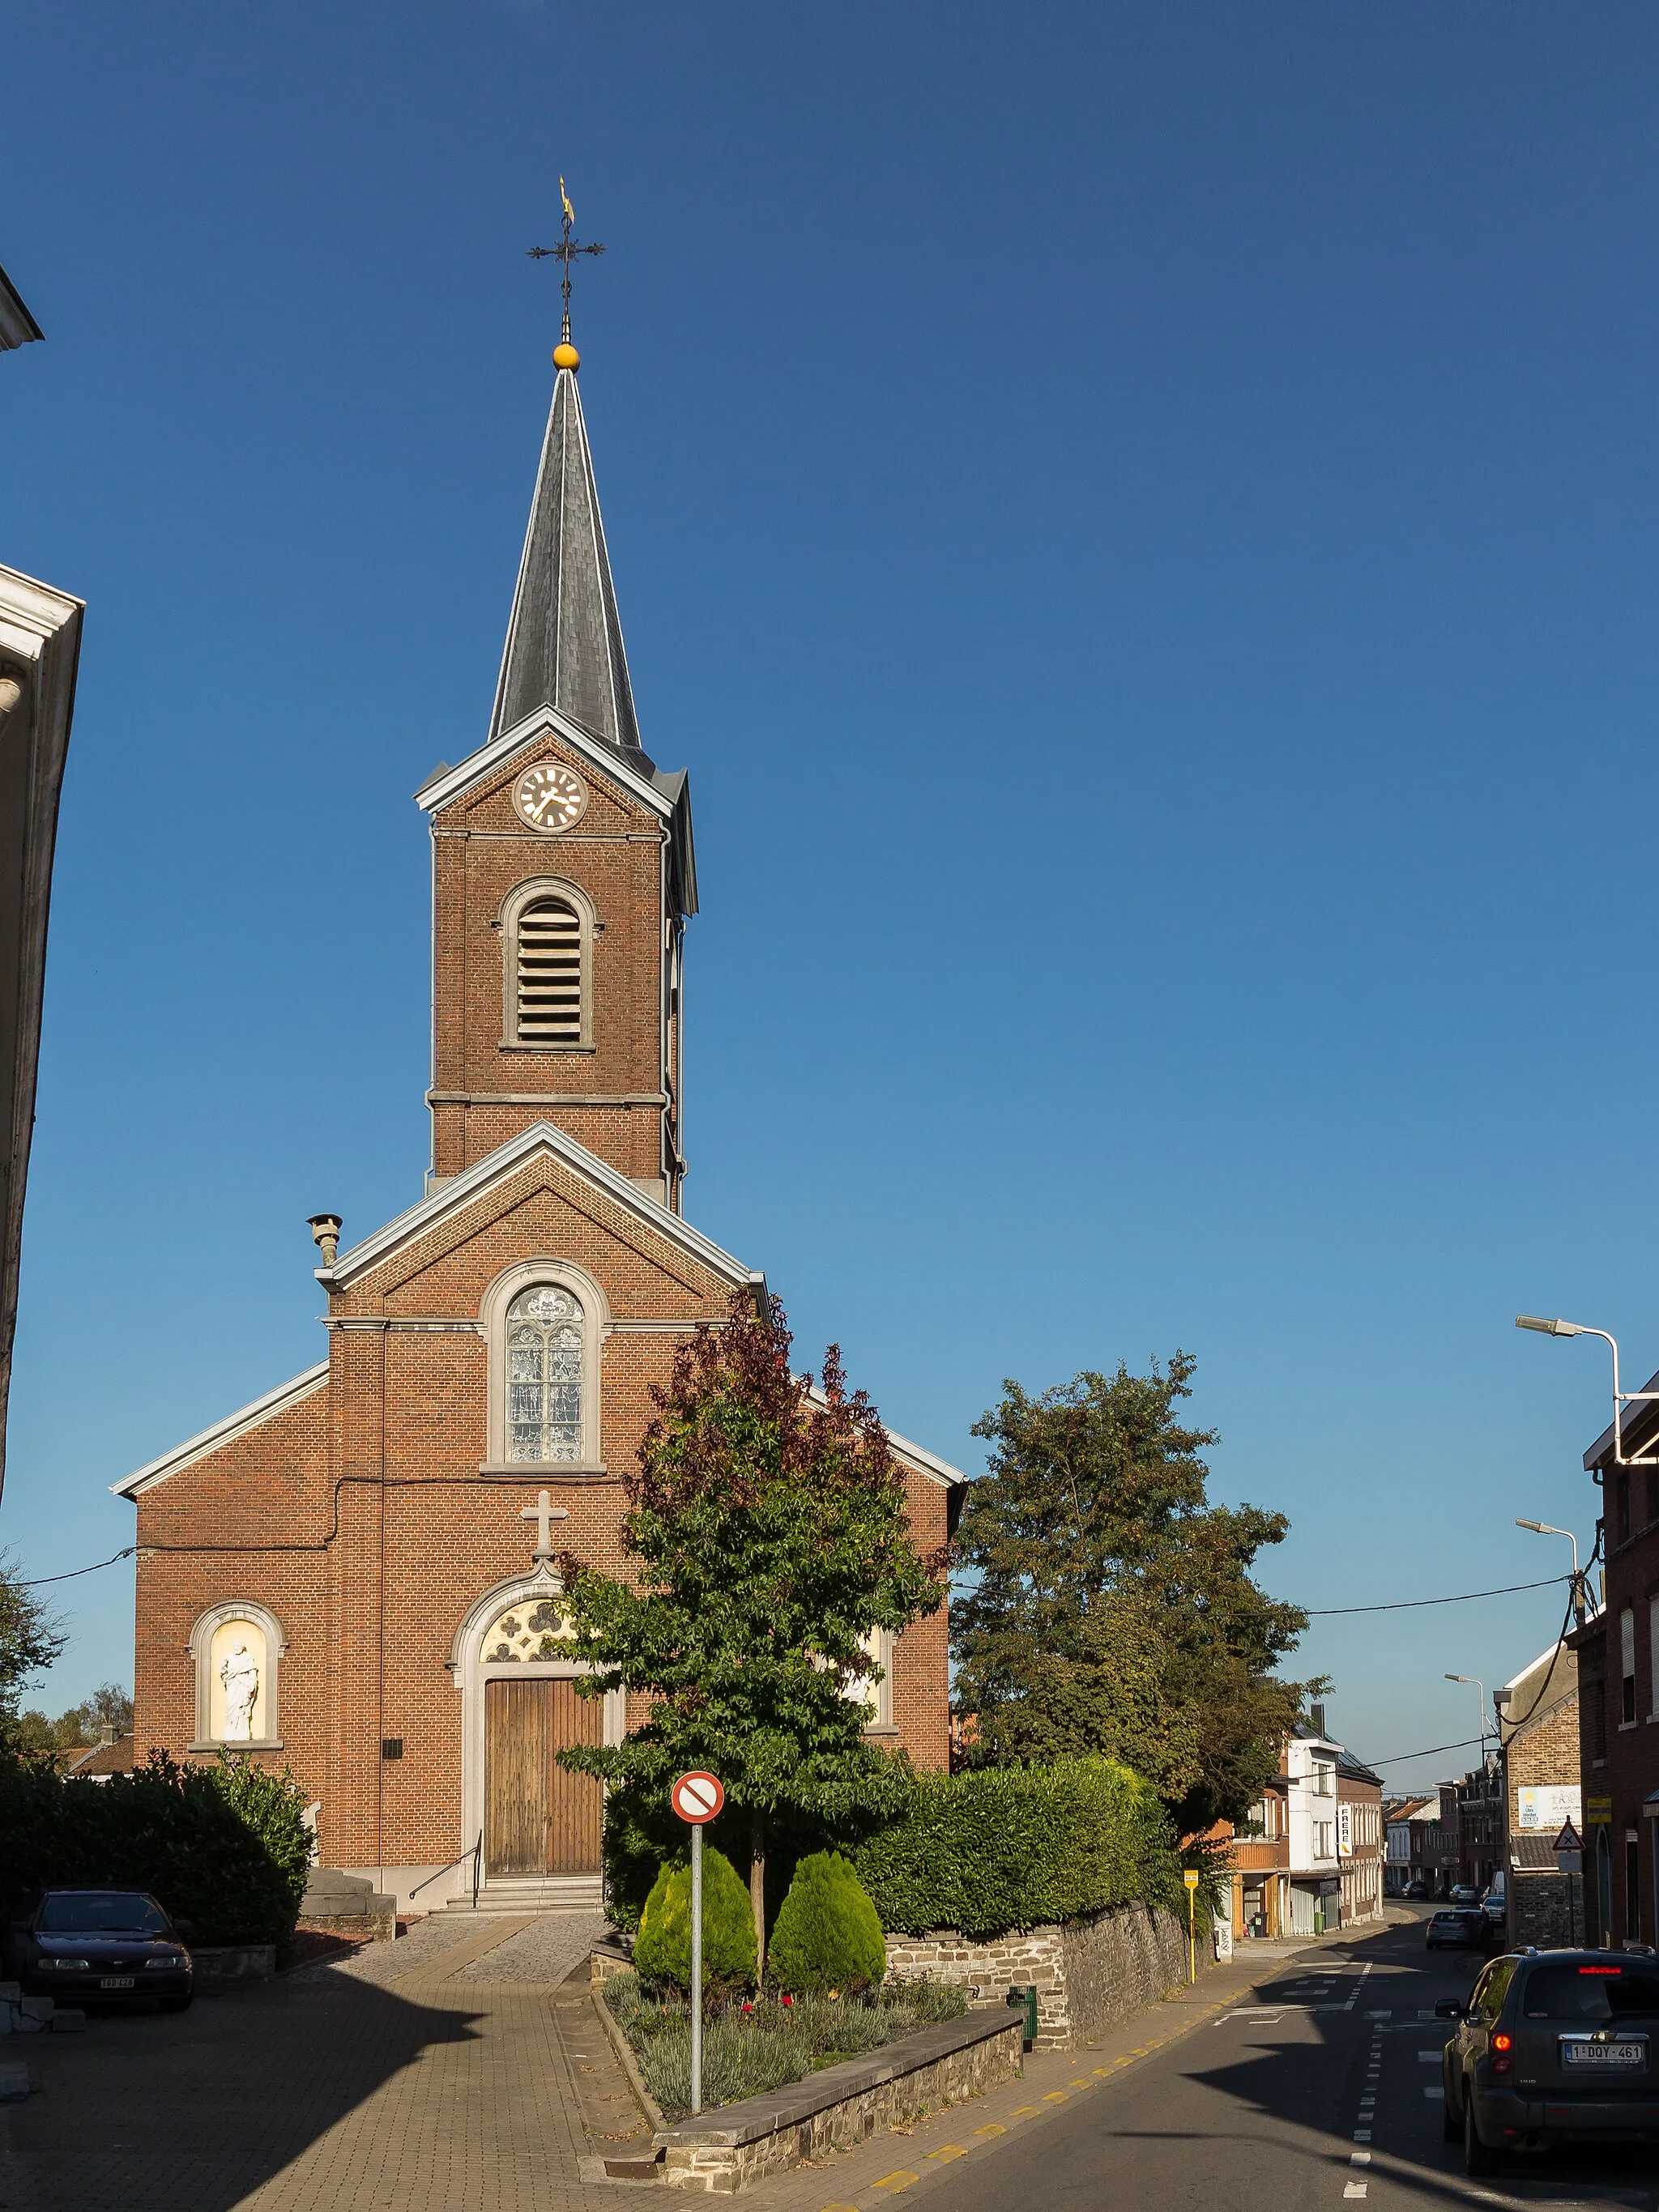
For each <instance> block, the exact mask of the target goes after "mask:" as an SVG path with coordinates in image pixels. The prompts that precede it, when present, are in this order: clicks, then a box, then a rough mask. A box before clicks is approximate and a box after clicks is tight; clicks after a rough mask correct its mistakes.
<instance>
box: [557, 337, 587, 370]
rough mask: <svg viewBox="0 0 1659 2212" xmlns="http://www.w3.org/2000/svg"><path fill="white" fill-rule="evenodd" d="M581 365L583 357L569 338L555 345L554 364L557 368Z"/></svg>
mask: <svg viewBox="0 0 1659 2212" xmlns="http://www.w3.org/2000/svg"><path fill="white" fill-rule="evenodd" d="M581 365H582V357H581V356H580V354H579V353H578V352H577V350H576V349H575V347H574V346H573V345H572V344H571V343H570V341H569V339H568V338H566V339H565V340H564V341H563V342H562V343H561V344H559V345H556V346H555V347H554V349H553V366H554V368H580V367H581Z"/></svg>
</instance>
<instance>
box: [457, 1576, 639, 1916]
mask: <svg viewBox="0 0 1659 2212" xmlns="http://www.w3.org/2000/svg"><path fill="white" fill-rule="evenodd" d="M562 1599H563V1589H562V1584H561V1583H560V1582H559V1579H558V1577H557V1576H556V1574H554V1573H553V1571H552V1570H551V1568H550V1566H548V1565H542V1566H540V1567H538V1569H537V1571H536V1572H535V1573H534V1574H533V1575H529V1576H525V1577H520V1578H518V1579H516V1580H514V1581H513V1582H510V1583H500V1584H498V1585H497V1586H496V1588H495V1589H492V1590H490V1591H489V1592H487V1593H486V1594H485V1595H484V1596H483V1597H482V1598H480V1599H479V1601H478V1602H477V1604H476V1605H475V1606H474V1607H472V1608H471V1612H470V1613H468V1614H467V1617H466V1619H465V1621H464V1622H463V1623H462V1625H461V1627H460V1630H459V1633H458V1634H457V1636H456V1638H455V1646H454V1650H453V1656H452V1657H451V1661H450V1665H451V1668H452V1669H453V1673H454V1675H455V1681H456V1687H457V1688H458V1689H459V1691H460V1693H461V1708H462V1759H461V1829H462V1849H463V1850H468V1851H471V1850H473V1849H475V1848H477V1850H479V1853H480V1877H481V1882H482V1885H483V1887H485V1888H491V1887H494V1888H496V1889H501V1888H503V1887H505V1888H508V1889H511V1888H513V1887H517V1886H518V1885H520V1884H522V1883H525V1882H526V1881H533V1882H534V1883H536V1884H537V1886H538V1893H540V1894H543V1895H544V1897H545V1899H546V1901H547V1902H548V1903H550V1904H556V1903H570V1904H574V1903H590V1902H594V1901H597V1899H598V1895H599V1871H600V1857H599V1847H600V1841H601V1836H602V1830H603V1808H604V1793H603V1790H602V1788H601V1785H600V1784H599V1783H598V1782H597V1781H595V1780H593V1779H592V1778H591V1777H589V1776H587V1775H583V1774H571V1773H568V1771H566V1770H565V1769H564V1768H563V1767H562V1766H561V1765H559V1763H558V1753H559V1752H560V1751H562V1750H563V1749H564V1748H565V1747H567V1746H568V1745H574V1744H580V1743H594V1744H597V1743H617V1742H619V1741H621V1738H622V1733H623V1696H622V1694H621V1692H612V1693H611V1694H608V1695H607V1696H605V1698H603V1699H592V1698H584V1697H581V1696H579V1695H578V1693H577V1689H576V1683H577V1680H578V1678H579V1677H580V1676H581V1675H583V1674H586V1673H587V1672H588V1671H589V1669H588V1668H586V1666H584V1665H582V1664H580V1662H577V1661H575V1660H573V1659H570V1658H568V1657H566V1656H563V1655H564V1650H565V1648H566V1647H568V1642H569V1638H570V1629H569V1626H568V1622H567V1621H566V1620H565V1618H564V1613H563V1609H562Z"/></svg>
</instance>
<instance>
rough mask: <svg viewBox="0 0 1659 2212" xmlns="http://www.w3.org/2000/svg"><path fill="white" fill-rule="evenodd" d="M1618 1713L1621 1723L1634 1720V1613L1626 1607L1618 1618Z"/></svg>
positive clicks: (1629, 1607) (1632, 1609)
mask: <svg viewBox="0 0 1659 2212" xmlns="http://www.w3.org/2000/svg"><path fill="white" fill-rule="evenodd" d="M1619 1674H1620V1712H1619V1717H1620V1720H1623V1721H1633V1720H1634V1719H1635V1718H1636V1613H1635V1610H1634V1608H1633V1607H1631V1606H1628V1605H1627V1606H1626V1607H1625V1609H1624V1611H1623V1612H1622V1613H1620V1616H1619Z"/></svg>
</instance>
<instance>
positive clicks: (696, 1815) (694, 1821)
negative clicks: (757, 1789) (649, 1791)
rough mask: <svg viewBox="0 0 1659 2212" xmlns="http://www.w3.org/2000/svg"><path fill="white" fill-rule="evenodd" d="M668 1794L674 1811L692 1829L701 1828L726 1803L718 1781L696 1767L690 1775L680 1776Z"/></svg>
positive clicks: (724, 1793)
mask: <svg viewBox="0 0 1659 2212" xmlns="http://www.w3.org/2000/svg"><path fill="white" fill-rule="evenodd" d="M670 1794H671V1798H672V1802H673V1806H674V1810H675V1811H676V1812H677V1813H678V1814H679V1816H680V1818H681V1820H688V1821H690V1824H691V1826H693V1827H694V1828H701V1827H702V1826H703V1825H704V1824H705V1823H706V1822H707V1821H709V1820H713V1819H714V1816H715V1814H717V1813H718V1812H719V1811H720V1808H721V1806H722V1805H724V1804H725V1802H726V1792H725V1790H722V1789H721V1787H720V1783H719V1781H718V1780H717V1779H716V1778H715V1777H714V1775H712V1774H705V1773H704V1772H703V1771H702V1769H701V1768H698V1767H694V1768H693V1769H692V1771H691V1772H690V1774H682V1775H681V1777H680V1778H679V1780H678V1782H677V1783H676V1784H674V1787H673V1790H672V1791H671V1793H670Z"/></svg>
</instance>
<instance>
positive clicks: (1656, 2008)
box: [1434, 1951, 1659, 2173]
mask: <svg viewBox="0 0 1659 2212" xmlns="http://www.w3.org/2000/svg"><path fill="white" fill-rule="evenodd" d="M1434 2009H1435V2015H1436V2017H1437V2019H1440V2020H1455V2021H1457V2022H1458V2028H1457V2033H1455V2035H1454V2036H1453V2038H1452V2039H1451V2041H1450V2042H1449V2044H1447V2045H1446V2047H1445V2049H1444V2051H1443V2052H1442V2054H1441V2060H1440V2067H1441V2078H1442V2082H1443V2087H1444V2089H1445V2095H1446V2101H1445V2106H1444V2122H1445V2130H1446V2136H1447V2139H1448V2140H1449V2142H1456V2141H1458V2140H1459V2138H1460V2137H1461V2139H1462V2144H1463V2162H1464V2165H1465V2166H1467V2167H1468V2171H1469V2172H1471V2173H1492V2172H1496V2171H1497V2167H1498V2153H1499V2152H1500V2151H1502V2150H1504V2149H1505V2148H1513V2149H1516V2150H1541V2149H1544V2148H1547V2147H1548V2146H1549V2145H1551V2144H1553V2143H1561V2142H1647V2143H1659V1960H1654V1959H1652V1958H1645V1959H1644V1958H1641V1957H1637V1956H1632V1954H1629V1953H1626V1952H1620V1951H1541V1952H1540V1951H1534V1952H1523V1953H1522V1954H1520V1955H1519V1956H1516V1955H1510V1956H1508V1957H1505V1958H1502V1959H1494V1960H1492V1964H1491V1965H1490V1966H1487V1967H1486V1970H1485V1971H1484V1972H1483V1973H1482V1974H1481V1976H1480V1979H1479V1980H1478V1981H1477V1982H1476V1983H1475V1985H1474V1989H1473V1990H1470V1992H1469V1996H1468V2002H1466V2003H1462V2004H1460V2003H1458V2002H1455V2001H1454V2000H1452V1999H1449V1998H1448V1999H1444V2000H1443V2001H1442V2002H1440V2003H1439V2004H1437V2005H1436V2007H1435V2008H1434Z"/></svg>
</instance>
